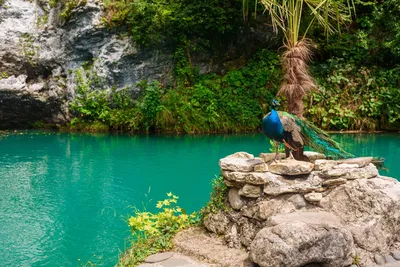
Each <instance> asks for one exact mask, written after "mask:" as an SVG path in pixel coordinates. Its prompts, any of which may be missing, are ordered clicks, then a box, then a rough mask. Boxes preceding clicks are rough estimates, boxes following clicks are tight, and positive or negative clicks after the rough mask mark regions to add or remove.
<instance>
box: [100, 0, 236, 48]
mask: <svg viewBox="0 0 400 267" xmlns="http://www.w3.org/2000/svg"><path fill="white" fill-rule="evenodd" d="M104 4H105V8H106V15H105V16H104V18H103V21H104V23H106V24H107V25H108V26H109V27H119V26H125V27H126V28H127V29H128V32H129V33H130V34H131V36H132V38H133V39H134V40H135V41H136V42H137V43H138V44H140V45H143V46H146V45H154V44H159V43H165V42H166V43H170V44H173V45H175V46H176V45H185V42H186V44H187V43H190V44H191V45H192V46H193V48H195V47H196V48H198V47H214V46H215V45H217V44H219V45H221V44H223V43H227V42H228V41H229V40H230V39H231V38H232V34H234V33H235V31H236V30H237V29H238V27H239V25H241V24H242V21H241V3H240V1H237V0H228V1H221V0H173V1H171V0H135V1H133V0H104ZM175 46H174V47H175Z"/></svg>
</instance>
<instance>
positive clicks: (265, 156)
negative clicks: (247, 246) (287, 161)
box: [259, 153, 286, 163]
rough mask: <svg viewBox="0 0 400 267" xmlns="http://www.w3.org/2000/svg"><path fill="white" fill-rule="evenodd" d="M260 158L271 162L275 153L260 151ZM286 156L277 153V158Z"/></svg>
mask: <svg viewBox="0 0 400 267" xmlns="http://www.w3.org/2000/svg"><path fill="white" fill-rule="evenodd" d="M259 157H260V158H262V159H263V160H264V162H265V163H268V162H271V161H273V160H274V159H275V153H261V154H260V156H259ZM284 158H286V155H285V154H284V153H278V156H277V158H276V159H277V160H280V159H284Z"/></svg>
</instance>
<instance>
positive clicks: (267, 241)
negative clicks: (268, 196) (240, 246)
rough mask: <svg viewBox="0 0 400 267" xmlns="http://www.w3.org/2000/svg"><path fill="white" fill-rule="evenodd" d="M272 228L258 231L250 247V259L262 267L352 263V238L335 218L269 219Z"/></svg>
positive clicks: (317, 215)
mask: <svg viewBox="0 0 400 267" xmlns="http://www.w3.org/2000/svg"><path fill="white" fill-rule="evenodd" d="M272 221H273V223H274V224H276V225H274V226H271V227H265V228H264V229H262V230H261V231H259V232H258V233H257V235H256V237H255V238H254V240H253V242H252V243H251V246H250V258H251V260H252V261H253V262H255V263H257V264H259V265H260V266H262V267H276V266H280V267H302V266H305V265H307V264H312V263H317V264H320V265H323V266H326V267H339V266H347V265H349V264H350V263H351V262H352V259H353V257H354V253H353V238H352V235H351V233H350V231H348V230H347V229H346V228H344V227H343V225H342V224H341V223H340V221H339V219H338V218H336V217H335V216H334V215H332V214H329V213H326V212H310V213H308V212H304V213H294V214H286V215H281V216H277V217H272Z"/></svg>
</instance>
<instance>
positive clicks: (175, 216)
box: [117, 193, 199, 266]
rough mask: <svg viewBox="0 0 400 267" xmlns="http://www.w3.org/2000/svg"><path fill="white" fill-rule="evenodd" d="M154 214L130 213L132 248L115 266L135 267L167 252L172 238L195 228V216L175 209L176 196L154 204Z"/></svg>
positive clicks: (170, 194) (176, 205)
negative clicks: (151, 257) (149, 257)
mask: <svg viewBox="0 0 400 267" xmlns="http://www.w3.org/2000/svg"><path fill="white" fill-rule="evenodd" d="M156 208H157V209H158V210H159V212H157V213H152V212H148V211H140V210H138V209H135V210H134V215H133V216H131V217H130V218H128V225H129V227H131V231H132V247H131V248H130V249H128V250H127V251H126V252H125V254H124V255H122V257H121V258H120V260H119V262H118V264H117V266H136V265H137V264H138V263H140V262H142V261H144V259H145V258H146V257H147V256H149V255H151V254H154V253H157V252H160V251H165V250H168V249H171V248H172V246H173V243H172V238H173V237H174V236H175V234H176V233H177V232H178V231H180V230H183V229H186V228H188V227H189V226H191V225H195V224H198V222H199V218H198V216H197V214H196V213H192V214H187V213H186V212H185V210H184V209H183V208H181V207H179V206H178V196H176V195H174V194H172V193H167V198H166V199H164V200H162V201H158V202H157V205H156Z"/></svg>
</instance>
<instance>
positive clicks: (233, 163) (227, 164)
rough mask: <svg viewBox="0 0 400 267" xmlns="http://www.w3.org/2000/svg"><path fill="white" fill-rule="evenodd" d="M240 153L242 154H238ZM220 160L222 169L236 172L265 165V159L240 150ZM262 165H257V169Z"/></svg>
mask: <svg viewBox="0 0 400 267" xmlns="http://www.w3.org/2000/svg"><path fill="white" fill-rule="evenodd" d="M238 153H240V154H238ZM238 153H235V154H233V155H229V156H227V157H225V158H222V159H220V160H219V166H220V167H221V169H222V170H227V171H235V172H252V171H254V167H255V166H259V165H261V166H263V164H264V161H263V160H262V159H261V158H254V156H253V155H251V154H248V153H245V152H238ZM258 168H260V167H257V169H258Z"/></svg>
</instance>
